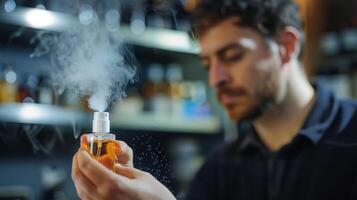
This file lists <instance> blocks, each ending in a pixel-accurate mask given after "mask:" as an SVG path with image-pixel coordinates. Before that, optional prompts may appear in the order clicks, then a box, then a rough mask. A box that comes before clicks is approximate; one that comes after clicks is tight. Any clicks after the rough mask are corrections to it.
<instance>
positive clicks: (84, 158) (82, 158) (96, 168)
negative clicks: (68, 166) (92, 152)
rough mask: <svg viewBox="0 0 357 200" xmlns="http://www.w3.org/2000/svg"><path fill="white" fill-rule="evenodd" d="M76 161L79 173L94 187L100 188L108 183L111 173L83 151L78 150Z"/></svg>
mask: <svg viewBox="0 0 357 200" xmlns="http://www.w3.org/2000/svg"><path fill="white" fill-rule="evenodd" d="M77 160H78V165H79V169H80V171H81V172H82V173H83V174H84V175H85V176H86V177H87V178H88V179H89V180H90V181H91V182H92V183H93V184H94V185H95V186H100V185H102V184H105V183H107V182H108V181H110V177H112V176H113V172H111V171H110V170H108V169H107V168H106V167H104V166H103V165H101V164H100V163H99V162H97V161H96V160H94V159H92V158H91V157H90V156H89V154H88V153H87V152H86V151H84V150H79V151H78V153H77Z"/></svg>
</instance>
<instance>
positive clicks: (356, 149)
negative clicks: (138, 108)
mask: <svg viewBox="0 0 357 200" xmlns="http://www.w3.org/2000/svg"><path fill="white" fill-rule="evenodd" d="M194 13H195V14H194V20H193V22H192V24H193V26H194V30H195V32H196V33H197V36H198V38H199V41H200V44H201V55H200V57H201V60H202V64H203V66H204V67H205V68H206V69H207V70H208V73H209V83H210V85H211V86H212V87H213V88H214V89H215V90H216V91H217V98H218V100H219V101H220V103H221V104H222V106H223V107H224V108H225V110H226V111H227V112H228V114H229V116H230V118H231V119H232V120H235V121H237V122H242V123H240V124H245V125H244V127H243V128H242V131H243V134H242V136H241V137H239V138H238V139H237V140H236V141H234V142H233V143H230V144H226V145H225V146H224V147H222V148H221V149H220V150H218V151H217V152H216V153H215V154H213V156H211V157H210V158H209V159H208V160H207V162H206V163H205V164H204V165H203V167H202V168H201V169H200V171H199V172H198V174H197V176H196V177H195V179H194V181H193V182H192V185H191V189H190V190H189V192H188V195H187V199H190V200H191V199H192V200H200V199H202V200H203V199H205V200H206V199H222V200H230V199H232V200H233V199H239V200H246V199H247V200H248V199H249V200H255V199H257V200H258V199H259V200H262V199H274V200H275V199H279V200H280V199H281V200H287V199H289V200H291V199H296V200H309V199H311V200H317V199H324V200H326V199H336V200H337V199H357V170H356V169H357V134H355V133H354V132H355V130H357V129H356V128H357V116H356V108H357V104H356V102H354V101H351V100H344V101H342V100H338V99H336V98H335V97H334V96H333V95H332V94H331V93H330V92H329V91H327V90H325V89H324V88H322V87H321V86H319V85H315V86H312V85H311V84H310V83H309V82H308V81H307V79H306V77H305V75H304V73H303V72H302V71H303V70H302V69H303V66H301V65H300V63H299V60H298V57H299V53H300V47H301V43H302V40H303V34H302V31H301V25H300V20H299V18H298V14H297V13H298V11H297V9H296V6H295V4H294V3H292V2H291V1H290V0H260V1H258V0H255V1H254V0H250V1H249V0H227V1H217V0H206V1H204V2H202V3H201V4H200V5H199V7H198V8H197V9H196V11H195V12H194ZM243 122H245V123H243ZM246 122H247V123H246ZM121 147H122V151H121V153H120V154H119V155H118V156H119V158H120V160H121V164H118V165H117V166H116V174H115V173H112V172H111V171H109V170H107V169H106V168H105V167H103V166H101V165H100V164H98V163H97V162H95V161H93V160H92V159H90V157H89V156H88V155H87V154H86V153H85V152H84V151H81V150H80V151H79V152H78V153H77V154H76V155H75V156H74V158H73V171H72V176H73V180H74V182H75V184H76V188H77V192H78V194H79V196H80V197H81V198H82V199H112V200H114V199H145V200H149V199H162V200H164V199H165V200H170V199H175V198H174V197H173V195H172V194H171V193H170V192H169V191H168V190H167V189H166V188H165V187H164V186H163V185H162V184H160V183H159V182H158V181H157V180H156V179H155V178H153V177H152V176H151V175H150V174H148V173H146V172H142V171H140V170H137V169H135V168H133V166H132V153H130V152H131V150H130V148H129V147H128V146H126V145H125V144H124V143H122V142H121ZM78 166H80V167H78Z"/></svg>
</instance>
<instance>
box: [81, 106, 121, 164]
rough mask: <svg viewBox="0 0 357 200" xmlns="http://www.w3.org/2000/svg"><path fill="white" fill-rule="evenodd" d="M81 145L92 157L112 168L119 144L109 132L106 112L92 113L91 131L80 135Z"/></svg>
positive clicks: (115, 160)
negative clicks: (82, 135)
mask: <svg viewBox="0 0 357 200" xmlns="http://www.w3.org/2000/svg"><path fill="white" fill-rule="evenodd" d="M81 147H82V148H84V149H85V150H86V151H88V152H89V153H90V155H91V157H92V158H93V159H95V160H97V161H99V162H100V163H101V164H103V165H104V166H105V167H107V168H108V169H110V170H114V164H115V163H116V162H117V155H118V154H117V152H116V151H119V144H118V143H117V142H116V141H115V135H114V134H112V133H110V120H109V113H108V112H95V113H94V118H93V133H91V134H87V135H86V137H82V139H81Z"/></svg>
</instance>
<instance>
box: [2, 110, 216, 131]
mask: <svg viewBox="0 0 357 200" xmlns="http://www.w3.org/2000/svg"><path fill="white" fill-rule="evenodd" d="M91 119H92V114H91V113H84V112H81V111H78V110H69V109H65V108H62V107H59V106H54V105H44V104H30V103H23V104H18V103H14V104H3V105H0V122H5V123H7V122H8V123H20V124H36V125H37V124H38V125H69V126H72V125H73V124H74V123H76V124H80V125H81V126H83V127H88V128H90V126H91ZM110 120H111V129H129V130H138V131H165V132H176V133H180V132H182V133H201V134H214V133H218V132H219V131H220V128H221V126H220V121H219V119H217V118H216V117H206V118H192V119H186V118H173V117H167V116H159V115H154V114H145V113H142V114H139V115H135V116H134V115H125V114H111V117H110Z"/></svg>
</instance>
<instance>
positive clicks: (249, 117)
mask: <svg viewBox="0 0 357 200" xmlns="http://www.w3.org/2000/svg"><path fill="white" fill-rule="evenodd" d="M223 94H229V95H231V96H236V97H238V98H239V96H246V97H247V98H248V99H253V98H255V102H257V103H255V104H253V105H247V106H249V107H250V108H249V109H248V110H247V111H246V112H244V113H242V115H241V116H239V118H236V119H232V120H236V121H237V122H241V121H254V120H256V119H257V118H259V117H260V116H262V115H263V113H264V111H265V110H266V109H267V108H268V107H270V105H271V104H272V102H273V97H272V96H256V97H252V96H251V95H249V93H248V92H247V91H246V90H245V89H243V88H235V89H231V88H224V89H221V90H219V91H218V93H217V96H218V98H219V100H220V101H221V98H220V97H221V96H222V95H223ZM221 102H222V101H221ZM235 106H236V105H235ZM226 109H227V111H228V112H229V108H226ZM233 109H234V108H233Z"/></svg>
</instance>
